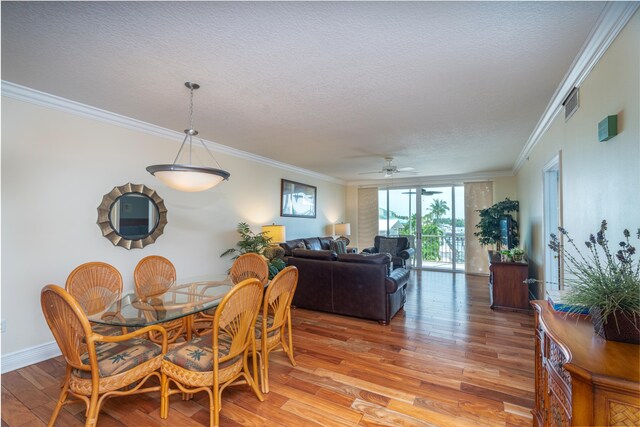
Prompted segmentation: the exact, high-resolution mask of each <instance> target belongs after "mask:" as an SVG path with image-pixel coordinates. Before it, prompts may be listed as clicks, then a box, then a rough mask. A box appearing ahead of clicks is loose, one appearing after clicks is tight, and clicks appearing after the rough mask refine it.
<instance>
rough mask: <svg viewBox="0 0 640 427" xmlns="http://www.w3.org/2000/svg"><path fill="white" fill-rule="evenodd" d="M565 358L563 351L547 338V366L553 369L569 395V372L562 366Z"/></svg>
mask: <svg viewBox="0 0 640 427" xmlns="http://www.w3.org/2000/svg"><path fill="white" fill-rule="evenodd" d="M565 363H567V358H566V356H565V355H564V352H563V351H562V349H561V348H560V346H558V344H556V343H555V342H554V341H553V340H551V339H549V352H548V356H547V366H548V367H549V369H551V370H553V371H554V372H555V374H556V376H557V377H558V378H559V379H560V381H561V382H562V385H563V388H564V391H565V393H566V394H567V395H568V396H569V397H570V396H571V374H570V373H569V371H567V370H566V369H565V368H564V364H565Z"/></svg>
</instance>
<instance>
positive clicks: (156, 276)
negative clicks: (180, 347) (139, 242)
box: [133, 255, 188, 343]
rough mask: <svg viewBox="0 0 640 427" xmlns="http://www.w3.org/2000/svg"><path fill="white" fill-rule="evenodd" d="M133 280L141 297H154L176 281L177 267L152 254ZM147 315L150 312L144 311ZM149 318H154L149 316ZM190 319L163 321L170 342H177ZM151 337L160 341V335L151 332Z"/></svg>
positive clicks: (138, 269) (140, 265)
mask: <svg viewBox="0 0 640 427" xmlns="http://www.w3.org/2000/svg"><path fill="white" fill-rule="evenodd" d="M133 281H134V282H135V286H136V294H137V295H138V297H140V298H141V299H145V298H152V297H154V296H156V295H162V294H164V293H165V292H167V290H168V289H169V288H171V286H172V285H173V284H174V283H175V281H176V268H175V267H174V266H173V264H172V263H171V261H169V260H168V259H166V258H164V257H161V256H158V255H151V256H148V257H145V258H142V259H141V260H140V262H139V263H138V265H136V268H135V269H134V271H133ZM143 314H144V315H145V316H147V317H149V316H150V313H149V312H146V311H145V312H143ZM148 320H153V319H151V318H149V319H148ZM187 322H188V320H187V318H186V317H184V318H181V319H176V320H170V321H168V322H164V323H161V325H162V326H163V327H164V328H165V330H166V331H167V337H168V340H169V343H173V342H175V341H176V340H177V339H178V338H180V337H181V336H182V335H183V334H184V333H185V332H186V330H187V326H188V323H187ZM149 339H150V340H152V341H153V342H156V343H157V342H159V341H158V340H159V339H160V337H159V336H158V335H157V334H155V333H151V334H149Z"/></svg>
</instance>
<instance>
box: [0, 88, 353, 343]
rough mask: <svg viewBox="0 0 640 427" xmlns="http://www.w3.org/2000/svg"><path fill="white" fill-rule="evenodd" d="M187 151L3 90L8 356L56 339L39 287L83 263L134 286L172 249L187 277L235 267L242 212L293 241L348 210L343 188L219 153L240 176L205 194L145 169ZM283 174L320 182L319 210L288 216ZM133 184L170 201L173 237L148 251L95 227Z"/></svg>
mask: <svg viewBox="0 0 640 427" xmlns="http://www.w3.org/2000/svg"><path fill="white" fill-rule="evenodd" d="M212 137H214V136H212ZM178 148H179V145H178V143H177V142H176V141H171V140H168V139H163V138H161V137H157V136H152V135H149V134H146V133H143V132H138V131H134V130H130V129H126V128H124V127H120V126H117V125H113V124H107V123H103V122H99V121H96V120H92V119H88V118H83V117H79V116H76V115H72V114H69V113H66V112H62V111H57V110H53V109H48V108H44V107H40V106H36V105H33V104H30V103H26V102H22V101H18V100H14V99H11V98H7V97H2V304H1V309H2V313H1V317H2V318H3V319H6V321H7V332H6V333H4V334H2V355H6V354H9V353H13V352H16V351H19V350H24V349H27V348H29V347H32V346H37V345H40V344H43V343H47V342H50V341H52V340H53V337H52V335H51V333H50V331H49V329H48V328H47V325H46V323H45V321H44V317H43V315H42V311H41V309H40V290H41V288H42V287H43V286H44V285H46V284H48V283H55V284H58V285H60V286H64V282H65V280H66V277H67V275H68V274H69V273H70V272H71V270H73V268H75V267H76V266H77V265H79V264H81V263H84V262H88V261H104V262H108V263H110V264H112V265H114V266H115V267H117V268H118V269H119V270H120V272H121V273H122V275H123V278H124V282H125V289H127V290H131V289H133V269H134V267H135V265H136V263H137V262H138V261H139V260H140V259H141V258H143V257H145V256H148V255H152V254H158V255H162V256H165V257H167V258H169V259H170V260H171V261H172V262H173V263H174V264H175V266H176V269H177V271H178V275H182V276H191V275H199V274H206V273H213V272H224V271H226V269H227V268H228V267H229V265H230V260H229V259H228V258H225V259H221V258H220V257H219V255H220V253H222V252H223V251H224V250H225V249H227V248H230V247H233V246H234V245H235V242H236V241H237V237H238V236H237V233H236V231H235V229H236V225H237V223H238V222H240V221H246V222H248V223H249V224H251V225H252V226H253V227H252V228H253V230H254V231H260V226H261V225H264V224H270V223H272V222H275V223H277V224H284V225H285V226H286V227H287V229H286V231H287V238H289V239H292V238H296V237H307V236H317V235H326V233H327V230H330V229H331V227H330V226H329V224H333V223H334V222H336V221H338V220H342V219H344V217H345V187H344V186H342V185H340V184H336V183H331V182H327V181H324V180H320V179H316V178H312V177H310V176H306V175H303V174H299V173H292V172H291V171H288V170H283V169H279V168H275V167H272V166H268V165H265V164H262V163H257V162H255V161H250V160H246V159H243V158H239V157H234V156H228V155H223V154H217V153H214V154H215V156H216V158H217V160H218V161H219V162H220V164H221V165H222V167H223V168H224V169H226V170H228V171H229V172H230V173H231V179H230V181H229V182H225V183H222V184H220V185H219V186H218V187H216V188H214V189H212V190H208V191H205V192H201V193H181V192H178V191H175V190H172V189H169V188H167V187H165V186H163V185H162V184H161V183H160V182H159V181H157V180H156V179H155V178H154V177H153V176H151V175H150V174H148V173H147V172H146V170H145V167H146V166H148V165H150V164H156V163H168V162H171V161H173V158H174V156H175V154H176V153H177V151H178ZM281 178H287V179H290V180H294V181H299V182H304V183H307V184H311V185H315V186H317V187H318V203H317V218H316V219H303V218H281V217H280V211H279V203H280V179H281ZM127 182H132V183H136V184H145V185H147V186H148V187H151V188H153V189H155V190H157V192H158V193H159V195H160V196H161V197H162V198H163V199H164V201H165V204H166V206H167V209H168V214H167V215H168V221H169V222H168V224H167V226H166V228H165V230H164V234H163V235H162V236H160V237H159V238H158V240H157V241H156V243H155V244H152V245H150V246H147V247H145V248H144V249H132V250H126V249H124V248H121V247H115V246H113V245H112V244H111V243H110V242H109V241H108V240H107V239H106V238H104V237H102V234H101V232H100V229H99V228H98V226H97V224H96V220H97V207H98V205H99V204H100V202H101V200H102V196H103V195H104V194H106V193H108V192H109V191H110V190H111V189H112V188H113V187H114V186H119V185H123V184H125V183H127Z"/></svg>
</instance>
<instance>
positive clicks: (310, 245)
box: [304, 237, 322, 251]
mask: <svg viewBox="0 0 640 427" xmlns="http://www.w3.org/2000/svg"><path fill="white" fill-rule="evenodd" d="M304 243H305V245H306V246H307V249H310V250H312V251H319V250H321V249H322V244H321V243H320V239H318V238H317V237H307V238H305V239H304Z"/></svg>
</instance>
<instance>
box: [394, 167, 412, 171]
mask: <svg viewBox="0 0 640 427" xmlns="http://www.w3.org/2000/svg"><path fill="white" fill-rule="evenodd" d="M414 169H415V168H412V167H411V166H409V167H406V168H398V170H397V172H409V171H412V170H414Z"/></svg>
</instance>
